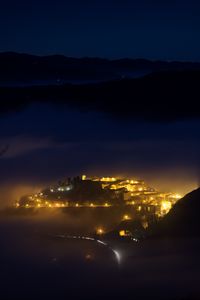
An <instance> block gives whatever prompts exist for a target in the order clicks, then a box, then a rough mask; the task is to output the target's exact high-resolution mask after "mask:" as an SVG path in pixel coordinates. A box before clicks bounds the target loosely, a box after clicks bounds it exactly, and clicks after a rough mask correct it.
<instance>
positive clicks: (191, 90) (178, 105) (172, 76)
mask: <svg viewBox="0 0 200 300" xmlns="http://www.w3.org/2000/svg"><path fill="white" fill-rule="evenodd" d="M199 84H200V71H199V70H193V71H191V70H190V71H189V70H186V71H166V72H157V73H152V74H150V75H147V76H144V77H141V78H135V79H122V80H113V81H109V82H101V83H96V84H86V85H82V84H81V85H74V84H64V85H49V86H30V87H1V88H0V101H1V106H0V112H1V113H2V112H9V111H13V110H18V109H22V108H23V107H25V106H26V105H28V104H30V103H32V102H37V101H38V102H47V103H50V102H51V103H54V104H55V103H56V104H59V105H61V104H64V105H67V106H69V105H70V106H73V107H75V108H78V109H80V110H87V111H100V112H105V113H108V114H111V115H112V116H116V117H121V118H143V119H148V120H158V121H171V120H174V119H175V120H176V119H184V118H199V117H200V110H199V99H200V89H199Z"/></svg>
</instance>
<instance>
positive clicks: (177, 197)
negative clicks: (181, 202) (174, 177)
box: [173, 194, 182, 199]
mask: <svg viewBox="0 0 200 300" xmlns="http://www.w3.org/2000/svg"><path fill="white" fill-rule="evenodd" d="M173 198H175V199H181V198H182V196H181V195H180V194H175V195H173Z"/></svg>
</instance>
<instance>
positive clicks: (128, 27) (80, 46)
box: [0, 0, 200, 61]
mask: <svg viewBox="0 0 200 300" xmlns="http://www.w3.org/2000/svg"><path fill="white" fill-rule="evenodd" d="M199 14H200V3H199V1H196V0H190V1H189V0H167V1H166V0H163V1H158V0H152V1H149V0H135V1H133V0H132V1H131V0H124V1H111V0H101V1H95V0H93V1H82V0H73V1H71V0H68V1H61V0H57V1H47V0H43V1H39V0H34V1H33V0H30V1H25V0H23V1H22V0H19V1H14V0H7V1H1V7H0V36H1V43H0V51H8V50H9V51H11V50H12V51H19V52H26V53H27V52H28V53H34V54H50V53H53V54H55V53H60V54H65V55H67V56H78V57H80V56H98V57H99V56H100V57H109V58H116V57H133V58H138V57H142V58H151V59H167V60H168V59H169V60H192V61H197V60H198V61H200V41H199V34H200V18H199Z"/></svg>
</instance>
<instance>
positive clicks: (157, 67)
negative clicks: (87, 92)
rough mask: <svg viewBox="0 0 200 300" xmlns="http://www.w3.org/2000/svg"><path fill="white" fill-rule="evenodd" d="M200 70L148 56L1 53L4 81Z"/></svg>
mask: <svg viewBox="0 0 200 300" xmlns="http://www.w3.org/2000/svg"><path fill="white" fill-rule="evenodd" d="M175 70H176V71H183V70H200V63H193V62H176V61H174V62H173V61H172V62H167V61H150V60H146V59H127V58H126V59H118V60H108V59H103V58H88V57H85V58H72V57H65V56H63V55H51V56H36V55H30V54H20V53H15V52H5V53H0V84H1V85H4V84H5V83H10V84H11V83H12V84H14V83H17V82H18V83H21V84H26V83H27V84H33V83H34V81H35V82H38V84H39V83H41V82H42V83H43V84H44V83H45V81H46V82H49V81H51V82H52V83H63V82H66V81H70V80H72V81H73V80H86V81H87V80H116V79H120V78H124V77H126V78H127V77H128V78H133V77H137V76H138V75H140V76H141V75H142V74H148V73H152V72H160V71H175Z"/></svg>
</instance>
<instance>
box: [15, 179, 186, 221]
mask: <svg viewBox="0 0 200 300" xmlns="http://www.w3.org/2000/svg"><path fill="white" fill-rule="evenodd" d="M180 198H181V195H179V194H174V193H163V192H159V191H157V190H156V189H154V188H152V187H150V186H148V185H147V184H146V183H145V182H144V181H143V180H139V179H135V178H118V177H112V176H103V177H87V176H86V175H82V176H81V177H79V176H77V177H74V178H68V179H67V180H66V181H63V182H59V183H58V184H57V185H54V186H51V187H49V188H46V189H44V190H42V191H40V192H38V193H37V194H33V195H29V196H24V197H22V198H21V199H20V200H19V201H17V202H16V203H15V207H17V208H20V207H25V208H31V207H34V208H38V209H39V208H40V209H42V208H48V207H49V208H55V209H56V208H65V207H79V208H80V209H81V208H82V207H89V208H94V209H95V208H98V207H102V208H107V209H109V208H112V207H113V206H121V207H123V206H127V207H129V206H130V209H133V210H134V213H135V214H137V215H138V216H143V215H154V216H157V217H163V216H164V215H165V214H167V213H168V212H169V210H170V209H171V208H172V206H173V205H174V204H175V203H176V202H177V201H178V199H180ZM129 219H131V218H130V215H129V214H128V213H127V214H125V215H124V217H123V220H129Z"/></svg>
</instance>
